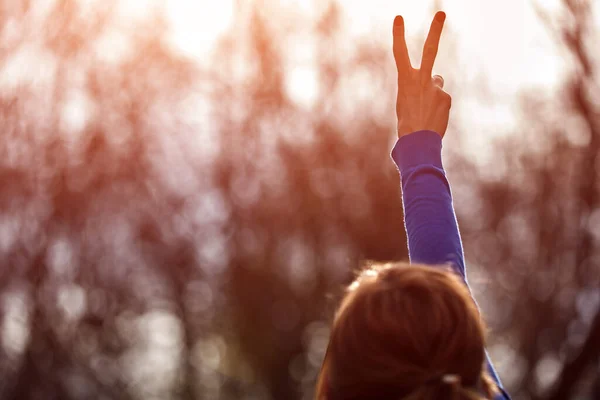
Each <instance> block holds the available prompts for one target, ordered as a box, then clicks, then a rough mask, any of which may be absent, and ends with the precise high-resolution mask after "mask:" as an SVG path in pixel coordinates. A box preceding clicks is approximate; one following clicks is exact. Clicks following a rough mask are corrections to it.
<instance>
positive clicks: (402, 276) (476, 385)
mask: <svg viewBox="0 0 600 400" xmlns="http://www.w3.org/2000/svg"><path fill="white" fill-rule="evenodd" d="M484 349H485V326H484V325H483V322H482V320H481V317H480V315H479V311H478V309H477V307H476V305H475V302H474V301H473V299H472V298H471V296H470V293H469V291H468V289H467V288H466V286H465V285H464V283H463V282H462V281H461V279H460V278H459V277H458V276H456V274H454V273H452V272H451V271H450V270H444V269H441V268H437V267H428V266H415V265H406V264H385V265H378V266H374V267H371V268H369V269H367V270H365V271H363V272H362V273H361V274H360V275H359V276H358V278H357V279H356V280H355V281H354V282H353V283H352V284H351V285H350V286H349V287H348V290H347V293H346V295H345V297H344V299H343V300H342V303H341V305H340V307H339V309H338V312H337V314H336V316H335V319H334V323H333V327H332V333H331V339H330V343H329V348H328V351H327V355H326V357H325V360H324V362H323V367H322V370H321V374H320V376H319V382H318V384H317V392H316V394H317V400H324V399H327V400H367V399H369V400H401V399H406V400H413V399H414V400H417V399H419V400H428V399H431V400H434V399H435V400H443V399H452V400H454V399H456V400H467V399H469V400H474V399H484V398H491V397H492V395H493V393H494V392H495V386H494V384H493V382H492V381H491V379H490V378H489V376H488V374H487V371H486V368H485V367H484V363H485V350H484Z"/></svg>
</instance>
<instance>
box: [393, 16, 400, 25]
mask: <svg viewBox="0 0 600 400" xmlns="http://www.w3.org/2000/svg"><path fill="white" fill-rule="evenodd" d="M394 25H395V26H402V17H401V16H400V15H396V18H394Z"/></svg>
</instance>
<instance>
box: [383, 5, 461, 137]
mask: <svg viewBox="0 0 600 400" xmlns="http://www.w3.org/2000/svg"><path fill="white" fill-rule="evenodd" d="M445 19H446V14H444V13H443V12H441V11H440V12H438V13H436V14H435V17H434V19H433V22H432V23H431V28H430V29H429V34H428V35H427V40H426V41H425V46H424V48H423V58H422V61H421V68H420V69H415V68H413V67H412V65H411V63H410V58H409V56H408V48H407V47H406V39H405V37H404V20H403V19H402V17H401V16H397V17H396V18H395V19H394V30H393V32H394V59H395V60H396V68H397V69H398V98H397V100H396V115H397V116H398V137H402V136H405V135H408V134H409V133H412V132H416V131H420V130H430V131H434V132H437V133H438V134H439V135H440V136H442V137H444V134H445V133H446V129H447V128H448V118H449V117H450V106H451V103H452V98H451V97H450V95H449V94H448V93H446V92H444V90H443V86H444V80H443V79H442V77H441V76H439V75H436V76H435V77H433V78H432V77H431V73H432V70H433V63H434V61H435V57H436V55H437V51H438V45H439V42H440V37H441V36H442V28H443V27H444V20H445Z"/></svg>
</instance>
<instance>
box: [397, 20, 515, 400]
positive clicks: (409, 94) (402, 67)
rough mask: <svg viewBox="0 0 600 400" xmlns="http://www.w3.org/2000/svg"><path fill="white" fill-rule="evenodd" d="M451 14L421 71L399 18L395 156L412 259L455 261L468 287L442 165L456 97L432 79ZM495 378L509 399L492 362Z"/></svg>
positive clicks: (431, 38) (434, 31)
mask: <svg viewBox="0 0 600 400" xmlns="http://www.w3.org/2000/svg"><path fill="white" fill-rule="evenodd" d="M444 20H445V14H444V13H441V12H439V13H437V14H436V16H435V18H434V20H433V22H432V24H431V29H430V31H429V35H428V37H427V40H426V41H425V47H424V49H423V59H422V63H421V68H420V69H414V68H413V67H412V66H411V64H410V60H409V57H408V50H407V47H406V40H405V37H404V21H403V19H402V17H396V19H395V20H394V45H393V48H394V58H395V60H396V67H397V70H398V98H397V103H396V113H397V117H398V141H397V142H396V145H395V146H394V149H393V150H392V158H393V160H394V162H395V163H396V165H397V167H398V170H399V171H400V175H401V180H402V200H403V206H404V221H405V228H406V235H407V238H408V250H409V257H410V260H411V262H414V263H422V264H429V265H442V264H445V265H450V266H451V268H452V269H453V270H454V271H456V272H457V273H458V274H459V275H460V276H461V277H462V278H463V280H464V282H465V285H467V287H468V283H467V278H466V268H465V262H464V255H463V248H462V243H461V238H460V233H459V230H458V223H457V221H456V215H455V213H454V207H453V204H452V193H451V190H450V184H449V183H448V179H447V178H446V173H445V171H444V168H443V165H442V154H441V152H442V138H443V137H444V134H445V133H446V128H447V126H448V120H449V115H450V107H451V98H450V96H449V95H448V94H447V93H446V92H444V90H443V84H444V81H443V79H441V77H439V76H437V75H436V76H435V77H432V76H431V73H432V69H433V63H434V61H435V57H436V55H437V49H438V44H439V40H440V37H441V33H442V28H443V25H444ZM487 365H488V369H489V371H490V374H491V376H492V378H493V379H494V380H495V381H496V383H497V384H498V386H499V388H500V389H501V390H502V392H503V393H501V394H500V395H499V396H498V397H497V400H500V399H509V396H508V395H507V394H506V393H505V392H504V390H503V389H502V384H501V382H500V380H499V378H498V375H497V374H496V372H495V370H494V368H493V366H492V363H491V361H490V359H489V356H488V357H487Z"/></svg>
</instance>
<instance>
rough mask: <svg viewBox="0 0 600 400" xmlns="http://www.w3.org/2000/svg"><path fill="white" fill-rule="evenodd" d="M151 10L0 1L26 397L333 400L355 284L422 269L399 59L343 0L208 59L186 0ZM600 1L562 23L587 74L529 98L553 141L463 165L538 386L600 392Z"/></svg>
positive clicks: (2, 221) (554, 24)
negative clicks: (334, 356)
mask: <svg viewBox="0 0 600 400" xmlns="http://www.w3.org/2000/svg"><path fill="white" fill-rule="evenodd" d="M127 4H129V2H127V1H117V0H110V1H109V0H104V1H76V0H54V1H51V0H44V1H42V0H38V1H33V0H31V1H26V0H21V1H17V2H15V1H14V0H1V1H0V24H1V25H0V26H1V28H0V120H1V123H2V126H3V130H2V135H3V136H2V141H1V142H0V154H1V157H0V182H1V185H0V259H1V260H2V268H0V299H1V301H0V304H1V305H2V307H1V308H0V310H1V312H0V316H1V321H2V322H1V325H0V327H1V332H0V339H1V343H2V346H1V347H0V398H2V399H128V398H132V399H134V398H143V399H153V398H156V399H158V398H161V399H164V398H181V399H193V398H206V399H309V398H311V396H312V390H313V387H314V381H315V377H316V374H317V373H318V370H319V367H320V363H321V360H322V356H323V352H324V349H325V346H326V344H327V340H328V324H329V320H330V317H331V312H332V310H333V308H334V307H335V300H336V296H337V295H338V294H339V293H340V289H341V287H342V286H343V285H344V284H345V283H347V282H349V280H350V279H351V278H352V273H353V271H354V270H356V268H359V267H360V265H361V263H362V261H363V260H365V259H375V260H392V259H394V260H398V259H406V257H407V254H406V246H405V237H404V232H403V221H402V209H401V198H400V192H399V178H398V173H397V172H396V170H395V168H394V167H393V163H392V162H391V160H390V158H389V156H388V154H389V150H390V148H391V144H392V143H393V140H394V137H393V132H394V127H395V114H394V102H395V90H390V88H393V87H394V86H395V85H396V82H395V71H394V69H393V63H391V55H390V51H389V49H388V48H386V47H385V46H384V45H383V44H378V43H373V42H372V41H366V40H365V41H358V42H356V41H353V42H352V43H351V46H350V45H349V43H348V41H347V39H346V38H345V37H344V32H343V30H342V28H341V18H342V15H343V14H342V13H341V10H340V8H339V6H338V5H337V4H336V3H333V2H323V3H319V4H322V6H320V8H319V13H318V15H317V16H316V18H315V20H314V21H309V22H310V24H308V25H307V24H306V23H305V22H306V21H302V20H299V19H297V18H294V13H293V11H290V10H288V9H284V7H283V6H280V5H279V4H278V3H277V2H275V1H270V0H263V1H256V2H247V3H244V2H238V4H237V7H236V8H235V10H234V11H235V13H234V21H233V23H232V28H231V30H229V31H228V32H226V33H225V34H224V35H223V36H221V37H220V38H219V40H218V42H217V45H216V47H215V48H214V50H213V51H212V53H211V54H210V56H207V59H203V60H195V59H192V58H189V57H187V56H186V55H185V54H183V53H181V52H180V51H178V49H177V47H176V46H173V44H172V42H171V41H170V39H169V38H170V37H171V33H172V30H173V27H172V26H171V25H170V24H169V21H168V20H167V18H166V17H165V14H166V13H165V10H164V7H165V4H164V3H161V2H158V1H157V2H148V6H147V7H148V8H147V9H146V10H145V11H144V12H143V13H140V17H139V18H131V15H130V14H126V13H125V12H124V8H125V7H126V6H127ZM132 4H133V3H132ZM589 4H591V3H586V2H583V1H579V2H576V1H574V0H565V2H564V10H562V14H561V18H559V19H558V20H552V19H551V18H550V17H547V18H546V21H547V23H548V26H549V30H550V31H552V32H555V33H557V43H559V44H560V45H562V46H564V49H565V53H566V54H568V55H569V56H570V57H572V59H573V67H574V68H573V72H572V74H571V75H570V77H569V80H568V81H566V82H565V83H564V92H563V94H562V95H561V96H559V97H558V98H557V99H540V98H538V97H536V96H535V94H533V95H527V94H524V96H523V102H522V108H523V110H524V118H523V126H522V128H521V129H522V131H523V132H527V134H523V135H520V137H519V138H518V139H516V138H515V137H514V135H511V136H507V139H505V140H504V141H501V142H500V143H498V144H497V146H496V148H497V152H496V155H495V157H494V159H493V160H492V162H493V165H492V166H491V167H490V166H487V167H486V168H482V166H480V165H475V164H473V163H472V162H471V161H470V160H468V159H465V158H464V157H460V152H458V151H456V150H455V151H454V153H452V154H451V155H450V156H449V161H450V162H449V163H448V170H449V173H450V174H451V177H452V183H453V188H454V192H455V204H456V207H457V211H458V214H459V219H460V222H461V231H462V234H463V236H464V239H465V248H466V255H467V258H468V261H469V263H470V264H471V265H472V267H471V271H472V275H471V277H472V279H473V277H476V278H478V277H480V276H481V277H484V280H487V281H493V282H497V283H498V285H491V284H489V285H487V284H485V283H483V284H482V283H481V280H479V279H473V285H474V286H475V287H476V288H477V289H478V291H485V296H484V297H483V296H481V295H480V296H477V298H478V301H480V303H481V304H482V308H483V309H484V311H485V313H486V315H487V316H488V318H487V319H488V322H489V324H490V326H491V328H492V333H493V334H492V336H491V337H490V340H491V346H490V351H491V353H492V356H493V358H494V359H495V360H498V361H497V362H498V369H499V370H500V373H501V375H502V376H503V378H504V377H506V379H505V381H506V383H507V386H508V388H509V390H510V391H511V392H512V393H514V396H515V397H514V398H515V399H537V398H540V399H541V398H552V399H559V398H560V399H562V398H570V397H568V396H571V393H580V394H581V396H582V398H599V395H598V387H599V383H598V368H599V367H600V366H599V365H598V352H599V351H600V344H599V343H597V342H598V338H599V337H600V333H598V332H599V331H598V329H599V328H598V325H599V323H598V319H599V318H598V316H597V315H598V304H599V303H600V292H599V290H598V288H599V286H600V284H599V283H600V282H599V277H600V271H599V270H598V263H597V262H596V261H597V258H598V257H599V255H598V249H597V248H598V245H597V239H596V238H597V237H598V232H597V228H596V226H595V225H597V221H596V220H597V219H598V196H597V187H596V185H597V183H596V182H597V179H596V174H597V170H598V164H597V160H596V154H598V143H597V142H598V135H600V131H599V129H600V125H599V117H598V116H599V114H598V104H599V102H598V99H597V93H599V91H598V71H597V67H596V66H597V65H598V62H597V61H595V60H593V58H592V54H593V53H592V50H591V49H592V48H593V42H594V35H598V31H597V30H594V27H593V26H592V25H591V21H592V18H591V16H590V14H591V10H590V9H586V8H585V7H589ZM266 10H270V11H269V12H266ZM273 10H275V11H273ZM273 12H279V14H276V15H277V18H272V16H273V14H269V13H273ZM586 43H587V44H586ZM304 53H314V54H315V56H314V57H306V58H305V59H303V60H301V62H300V61H298V60H297V59H295V58H294V54H296V55H297V54H304ZM311 71H312V72H311ZM311 73H316V75H315V77H316V79H317V82H318V88H317V90H316V95H315V98H314V99H312V100H311V99H308V100H306V99H305V101H302V99H300V100H299V99H298V98H297V96H295V95H294V87H293V85H294V84H295V83H294V82H297V79H295V78H297V77H298V76H306V74H311ZM303 82H305V81H303ZM453 129H454V130H455V131H456V134H458V132H459V131H460V130H461V128H460V127H456V126H455V127H453ZM490 168H493V169H494V170H495V171H496V172H497V173H496V174H493V176H492V177H491V178H490V176H489V175H486V174H485V173H484V172H485V171H486V170H489V169H490ZM509 177H510V179H509ZM594 383H595V389H593V385H594ZM592 390H595V393H596V394H595V395H594V394H592V395H588V393H591V392H592ZM586 396H587V397H586Z"/></svg>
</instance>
